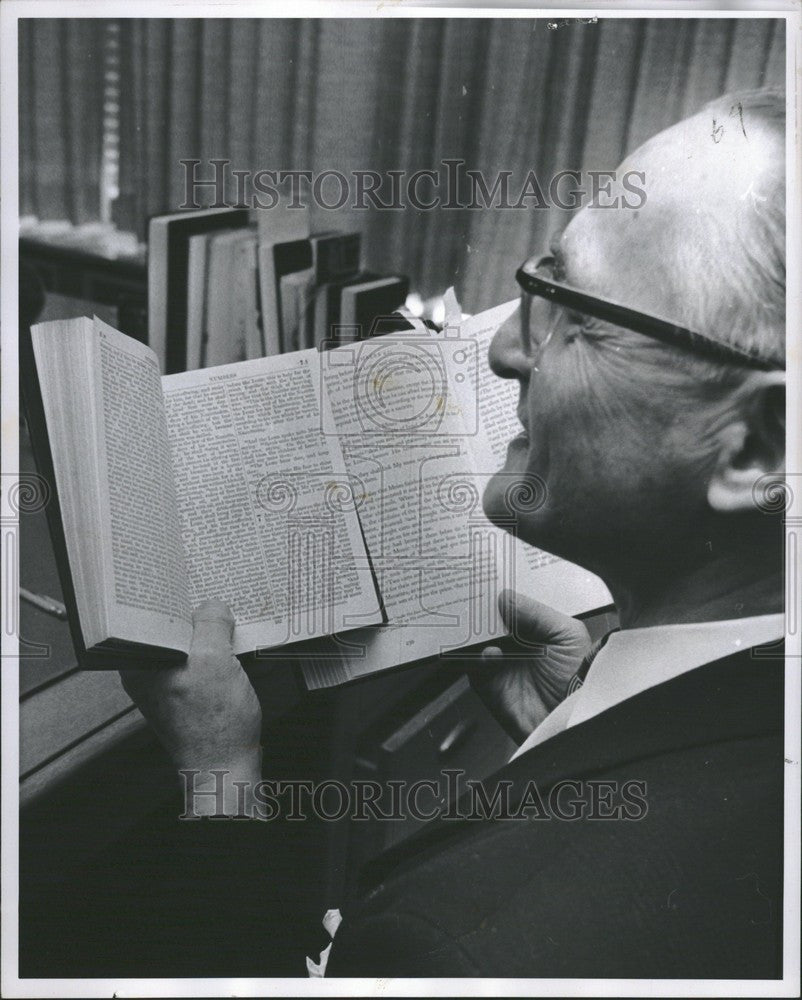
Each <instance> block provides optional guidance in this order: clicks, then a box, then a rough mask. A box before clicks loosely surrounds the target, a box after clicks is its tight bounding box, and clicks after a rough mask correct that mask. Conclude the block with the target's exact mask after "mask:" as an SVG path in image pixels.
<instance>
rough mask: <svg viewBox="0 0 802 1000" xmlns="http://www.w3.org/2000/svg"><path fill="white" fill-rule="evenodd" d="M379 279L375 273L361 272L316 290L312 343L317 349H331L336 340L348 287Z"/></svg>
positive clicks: (312, 312) (312, 316) (312, 309)
mask: <svg viewBox="0 0 802 1000" xmlns="http://www.w3.org/2000/svg"><path fill="white" fill-rule="evenodd" d="M378 277H379V275H378V274H376V273H375V272H374V271H359V272H357V273H356V274H353V275H350V276H349V277H346V278H338V279H336V280H333V281H328V282H326V283H325V284H322V285H319V286H318V287H317V288H315V290H314V301H313V303H312V305H311V308H310V312H311V314H312V315H311V320H312V329H313V340H312V343H313V345H314V346H315V347H317V348H323V347H331V346H332V345H333V343H334V341H335V339H336V328H337V326H339V323H340V303H341V300H342V291H343V289H344V288H346V287H347V286H348V285H358V284H362V283H364V282H366V281H375V280H376V279H377V278H378Z"/></svg>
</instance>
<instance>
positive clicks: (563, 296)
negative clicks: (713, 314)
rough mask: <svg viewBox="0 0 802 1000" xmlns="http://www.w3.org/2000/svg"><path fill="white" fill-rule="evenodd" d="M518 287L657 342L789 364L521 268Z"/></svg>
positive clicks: (754, 362) (766, 365)
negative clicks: (752, 352) (644, 335)
mask: <svg viewBox="0 0 802 1000" xmlns="http://www.w3.org/2000/svg"><path fill="white" fill-rule="evenodd" d="M515 277H516V280H517V281H518V284H519V285H520V286H521V287H522V288H523V289H524V290H525V291H527V292H529V294H530V295H536V296H538V297H539V298H543V299H546V300H548V301H552V302H556V303H557V304H558V305H562V306H569V307H571V308H574V309H576V310H577V311H579V312H583V313H587V314H588V315H590V316H594V317H595V318H596V319H601V320H604V321H605V322H608V323H612V324H614V325H615V326H623V327H625V328H626V329H627V330H634V331H635V332H636V333H643V334H646V335H647V336H649V337H653V338H654V339H655V340H660V341H662V342H664V343H667V344H684V345H685V346H686V347H689V348H691V349H693V350H696V351H702V352H703V353H705V354H708V355H710V356H711V357H714V358H719V359H725V358H730V359H735V360H738V361H740V362H741V363H744V364H748V365H751V366H752V367H753V368H761V369H763V370H765V371H768V370H771V369H777V368H780V369H782V368H784V367H785V365H784V364H783V363H781V362H779V361H777V360H776V359H769V358H763V357H761V356H759V355H756V354H751V353H750V352H749V351H746V350H743V349H742V348H739V347H736V346H735V345H733V344H726V343H724V342H723V341H720V340H716V339H715V338H713V337H709V336H707V335H706V334H701V333H696V332H695V331H694V330H689V329H688V328H687V327H684V326H679V325H677V324H676V323H672V322H671V321H670V320H667V319H663V318H662V317H660V316H652V315H650V314H649V313H643V312H639V311H638V310H637V309H631V308H630V307H629V306H623V305H621V304H620V303H619V302H614V301H613V300H612V299H603V298H600V297H598V296H596V295H589V294H588V293H587V292H583V291H581V290H580V289H578V288H573V287H571V286H570V285H563V284H561V283H558V282H555V281H550V280H549V279H548V278H545V277H543V276H541V275H534V274H531V273H530V272H529V271H526V270H524V268H523V267H520V268H518V271H517V272H516V275H515Z"/></svg>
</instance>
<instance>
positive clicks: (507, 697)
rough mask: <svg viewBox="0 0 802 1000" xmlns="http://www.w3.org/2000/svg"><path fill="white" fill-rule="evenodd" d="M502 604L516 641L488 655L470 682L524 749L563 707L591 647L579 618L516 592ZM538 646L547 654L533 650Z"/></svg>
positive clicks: (490, 650) (504, 597)
mask: <svg viewBox="0 0 802 1000" xmlns="http://www.w3.org/2000/svg"><path fill="white" fill-rule="evenodd" d="M498 603H499V611H500V612H501V616H502V618H503V619H504V624H505V625H506V626H507V628H508V629H509V630H510V632H512V635H511V636H510V638H509V639H506V640H504V642H503V643H502V644H501V645H499V646H488V647H487V648H486V649H484V650H483V652H482V661H481V663H480V664H479V665H477V666H475V667H473V668H472V669H471V670H470V672H469V676H470V680H471V685H472V687H473V689H474V691H476V693H477V694H478V695H479V697H480V698H481V699H482V701H483V702H484V703H485V705H486V706H487V708H488V709H489V710H490V712H491V713H492V714H493V716H494V717H495V718H496V720H497V721H498V722H499V723H500V725H501V726H503V728H504V729H505V730H506V731H507V732H508V733H509V735H510V736H511V737H512V738H513V739H514V740H515V741H516V743H519V744H520V743H522V742H523V741H524V740H525V739H526V737H527V736H528V735H529V734H530V733H531V732H532V730H533V729H534V728H535V727H536V726H538V725H540V723H541V722H542V721H543V720H544V719H545V718H546V716H547V715H548V714H549V712H551V711H552V710H553V709H554V708H556V706H557V705H559V703H560V702H561V701H563V699H564V698H565V696H566V694H567V687H568V684H569V682H570V680H571V678H572V677H573V676H574V674H575V673H576V671H577V670H578V669H579V665H580V664H581V663H582V659H583V657H584V656H585V654H586V653H587V652H588V650H589V649H590V646H591V641H590V636H589V635H588V630H587V629H586V628H585V626H584V625H583V624H582V623H581V622H579V621H577V620H576V618H571V617H569V616H568V615H563V614H561V613H560V612H559V611H555V610H554V609H553V608H550V607H548V605H546V604H541V603H540V602H539V601H535V600H533V599H532V598H530V597H524V596H523V595H522V594H517V593H516V592H515V591H513V590H505V591H503V592H502V593H501V595H500V596H499V602H498ZM516 639H519V640H522V642H516ZM534 644H537V645H541V646H542V647H543V648H542V649H541V650H527V645H530V646H531V645H534Z"/></svg>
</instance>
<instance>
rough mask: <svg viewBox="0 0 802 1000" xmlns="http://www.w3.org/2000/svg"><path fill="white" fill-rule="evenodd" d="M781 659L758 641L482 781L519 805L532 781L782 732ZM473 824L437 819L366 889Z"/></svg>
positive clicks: (374, 872)
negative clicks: (757, 644) (501, 787)
mask: <svg viewBox="0 0 802 1000" xmlns="http://www.w3.org/2000/svg"><path fill="white" fill-rule="evenodd" d="M783 662H784V661H783V652H782V647H778V646H777V645H776V644H775V645H774V646H773V648H771V647H767V646H763V647H755V649H750V650H745V651H744V652H743V653H738V654H736V655H734V656H729V657H726V658H724V659H722V660H716V661H715V662H713V663H708V664H706V665H705V666H702V667H697V668H696V669H694V670H690V671H688V672H687V673H684V674H680V675H679V676H678V677H675V678H673V679H672V680H670V681H667V682H665V683H663V684H659V685H657V686H655V687H652V688H648V689H647V690H646V691H643V692H641V693H640V694H638V695H635V696H634V697H633V698H629V699H627V700H626V701H624V702H621V703H620V704H619V705H615V706H614V707H613V708H610V709H608V710H607V711H606V712H602V713H601V714H600V715H597V716H595V717H594V718H592V719H588V720H587V721H586V722H583V723H582V724H581V725H578V726H574V727H572V728H570V729H566V730H564V731H563V732H562V733H559V734H558V735H556V736H554V737H552V738H551V739H550V740H547V741H546V742H544V743H541V744H539V745H537V746H534V747H532V749H531V750H529V751H527V752H526V753H524V754H522V755H521V756H520V757H517V758H516V759H515V760H513V761H511V762H510V763H509V764H507V765H506V766H505V767H503V768H502V769H501V770H500V771H497V772H496V773H495V774H493V775H491V776H490V777H489V778H486V779H485V780H484V781H483V782H482V783H481V784H482V786H483V788H484V791H485V796H486V799H487V801H492V800H493V796H494V793H495V792H496V791H497V789H498V786H499V785H500V784H501V783H502V782H504V783H508V788H507V789H506V794H505V796H504V800H505V802H508V803H509V804H510V807H511V808H512V809H513V810H514V809H515V808H516V807H517V806H518V805H519V804H520V803H521V801H522V799H523V797H524V795H525V794H526V791H527V787H529V786H531V782H533V781H534V783H535V784H536V786H537V788H538V791H540V792H543V793H545V792H548V790H549V789H550V788H552V787H553V786H554V785H555V784H557V783H558V782H560V781H562V780H570V779H577V778H582V777H592V776H593V774H594V773H603V772H604V771H607V770H609V769H610V768H613V767H615V766H617V765H621V764H626V763H628V762H632V761H637V760H638V759H640V758H643V757H651V756H655V755H658V754H661V753H666V752H669V751H674V750H680V749H682V748H685V747H691V746H703V745H705V744H710V743H720V742H725V741H728V740H733V739H743V738H749V737H757V736H761V735H769V734H772V733H781V732H782V720H783ZM460 805H461V806H465V808H463V809H460V810H458V811H460V812H465V811H467V806H466V800H465V797H464V796H463V798H462V799H461V800H460ZM481 822H492V820H486V821H481ZM476 829H477V822H476V821H475V820H472V821H467V820H453V819H452V820H446V819H442V818H438V819H435V820H432V821H431V822H430V823H428V824H427V825H426V827H425V828H424V829H422V830H421V831H419V832H418V833H416V834H414V835H413V836H411V837H410V838H409V839H408V840H407V841H405V842H404V843H403V844H400V845H398V847H395V848H392V849H391V850H389V851H386V852H385V853H384V854H382V855H380V856H379V857H378V858H376V859H375V860H374V861H373V862H371V863H370V864H369V865H367V866H366V869H365V873H364V876H363V885H364V887H365V888H369V887H371V886H373V885H375V884H376V883H378V882H379V881H382V880H383V879H384V878H385V877H386V876H387V875H388V874H389V873H390V872H391V871H393V872H395V871H396V870H401V869H405V868H407V867H408V866H409V865H410V864H412V863H415V862H417V861H419V860H421V859H422V857H424V856H425V857H429V856H431V855H432V854H433V853H436V852H438V851H440V850H444V849H446V848H447V847H449V846H451V845H453V844H454V843H455V838H463V837H466V836H469V835H470V834H471V833H472V832H475V831H476Z"/></svg>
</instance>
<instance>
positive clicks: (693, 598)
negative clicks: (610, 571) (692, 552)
mask: <svg viewBox="0 0 802 1000" xmlns="http://www.w3.org/2000/svg"><path fill="white" fill-rule="evenodd" d="M762 561H764V562H765V560H762ZM761 569H762V571H756V570H757V567H756V564H755V561H754V559H751V558H746V557H741V556H735V555H729V556H726V557H723V558H721V559H716V560H711V561H709V562H705V563H704V564H702V565H698V566H695V567H693V568H691V569H689V570H688V571H686V572H683V573H679V574H678V573H676V572H674V573H672V572H670V571H667V569H666V567H661V566H660V565H655V566H654V567H653V568H652V569H651V570H650V572H649V573H648V576H645V575H639V577H638V579H637V580H627V578H626V575H625V574H621V575H620V576H618V575H617V574H614V575H612V578H611V579H610V580H607V581H606V582H607V585H608V587H609V588H610V592H611V593H612V595H613V599H614V601H615V604H616V608H617V609H618V615H619V619H620V621H621V627H622V628H624V629H628V628H647V627H649V626H652V625H669V624H683V623H689V622H710V621H722V620H728V619H732V618H748V617H751V616H753V615H766V614H774V613H777V612H782V610H783V607H784V595H783V580H782V575H781V573H778V572H777V565H776V561H775V563H774V565H773V566H771V567H761Z"/></svg>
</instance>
